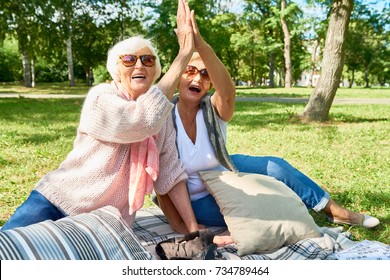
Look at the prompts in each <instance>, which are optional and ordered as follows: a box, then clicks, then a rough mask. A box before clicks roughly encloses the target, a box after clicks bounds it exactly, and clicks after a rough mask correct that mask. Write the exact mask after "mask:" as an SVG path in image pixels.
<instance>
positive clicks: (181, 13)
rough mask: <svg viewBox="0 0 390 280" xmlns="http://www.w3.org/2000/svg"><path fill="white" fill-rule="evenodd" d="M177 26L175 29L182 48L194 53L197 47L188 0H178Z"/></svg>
mask: <svg viewBox="0 0 390 280" xmlns="http://www.w3.org/2000/svg"><path fill="white" fill-rule="evenodd" d="M176 24H177V28H176V29H175V32H176V35H177V39H178V43H179V46H180V49H181V50H183V51H186V52H187V51H188V52H190V53H192V52H193V51H194V49H195V44H194V35H193V27H192V26H193V25H192V21H191V11H190V7H189V6H188V3H187V1H186V0H178V5H177V16H176Z"/></svg>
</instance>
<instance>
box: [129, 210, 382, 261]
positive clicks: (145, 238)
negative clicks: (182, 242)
mask: <svg viewBox="0 0 390 280" xmlns="http://www.w3.org/2000/svg"><path fill="white" fill-rule="evenodd" d="M209 229H210V230H212V231H213V232H214V233H215V234H222V233H223V232H225V231H226V228H223V227H211V228H209ZM319 230H320V232H321V234H322V237H319V238H310V239H304V240H301V241H299V242H297V243H295V244H292V245H288V246H285V247H282V248H280V249H278V250H276V251H272V252H265V253H261V254H251V255H245V256H242V257H239V256H238V255H237V248H236V247H235V246H234V244H232V245H228V246H225V247H221V248H218V252H219V253H220V255H221V256H222V258H223V259H226V260H341V259H344V260H348V259H350V260H352V259H356V260H368V259H371V260H390V246H389V245H387V244H383V243H380V242H376V241H369V240H364V241H360V242H356V241H353V240H351V234H350V233H349V232H344V228H343V227H334V228H331V227H320V228H319ZM133 231H134V233H135V234H136V236H137V237H138V238H139V240H140V241H141V244H142V245H143V246H144V247H145V248H146V249H147V250H148V251H149V252H150V253H151V254H152V255H153V257H154V258H155V259H159V257H158V255H157V254H156V252H155V247H156V245H157V244H158V243H159V242H161V241H164V240H167V239H169V238H172V237H178V236H182V235H180V234H177V233H176V232H174V231H173V230H172V228H171V227H170V226H169V224H168V222H167V220H166V218H165V216H164V215H163V213H162V211H161V209H160V208H158V207H152V208H143V209H140V210H139V211H138V212H137V216H136V220H135V223H134V225H133Z"/></svg>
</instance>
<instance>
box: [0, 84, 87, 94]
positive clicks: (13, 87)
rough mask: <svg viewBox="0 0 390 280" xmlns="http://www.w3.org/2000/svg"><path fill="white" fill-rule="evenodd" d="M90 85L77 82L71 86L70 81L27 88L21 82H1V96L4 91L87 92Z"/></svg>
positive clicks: (29, 92)
mask: <svg viewBox="0 0 390 280" xmlns="http://www.w3.org/2000/svg"><path fill="white" fill-rule="evenodd" d="M89 88H90V87H89V86H87V85H85V84H83V83H77V84H76V86H74V87H71V86H69V82H63V83H38V84H36V86H35V87H33V88H26V87H24V86H22V84H21V83H0V96H1V94H2V93H18V94H79V95H82V94H86V93H87V92H88V90H89Z"/></svg>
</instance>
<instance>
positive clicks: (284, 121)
mask: <svg viewBox="0 0 390 280" xmlns="http://www.w3.org/2000/svg"><path fill="white" fill-rule="evenodd" d="M351 106H353V105H349V107H351ZM303 109H304V105H303V104H302V105H301V104H287V103H284V104H281V103H271V102H240V103H236V106H235V114H234V117H233V119H232V122H231V124H233V125H237V126H240V127H243V128H245V129H247V130H251V129H257V128H259V127H267V128H270V124H273V125H281V126H287V125H300V126H301V127H302V128H303V127H305V126H310V124H307V123H300V122H298V121H297V120H296V119H292V118H291V117H292V116H294V115H296V114H300V113H301V112H303ZM346 110H348V107H347V109H346ZM389 120H390V118H386V117H383V115H382V116H375V117H373V118H369V117H357V116H354V115H352V114H348V113H331V114H330V120H329V121H328V122H324V123H322V124H323V125H324V126H327V125H329V126H332V125H337V124H340V123H375V122H386V121H389Z"/></svg>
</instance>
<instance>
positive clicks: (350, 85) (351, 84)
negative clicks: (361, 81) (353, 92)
mask: <svg viewBox="0 0 390 280" xmlns="http://www.w3.org/2000/svg"><path fill="white" fill-rule="evenodd" d="M354 82H355V69H352V73H351V79H350V81H349V88H352V86H353V83H354Z"/></svg>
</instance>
